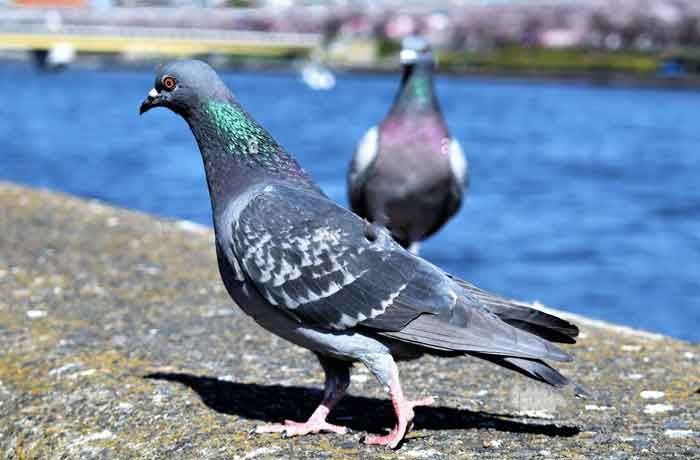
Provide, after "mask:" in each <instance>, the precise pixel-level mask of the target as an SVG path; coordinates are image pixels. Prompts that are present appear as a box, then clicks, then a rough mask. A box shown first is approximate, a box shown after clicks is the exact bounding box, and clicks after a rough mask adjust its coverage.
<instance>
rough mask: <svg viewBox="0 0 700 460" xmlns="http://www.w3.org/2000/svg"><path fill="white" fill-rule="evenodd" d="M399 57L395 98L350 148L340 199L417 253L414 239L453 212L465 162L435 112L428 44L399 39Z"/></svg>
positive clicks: (437, 108) (461, 190) (465, 179)
mask: <svg viewBox="0 0 700 460" xmlns="http://www.w3.org/2000/svg"><path fill="white" fill-rule="evenodd" d="M400 60H401V65H402V66H403V77H402V78H401V87H400V88H399V92H398V95H397V96H396V99H395V100H394V104H393V105H392V107H391V109H390V110H389V114H388V115H387V116H386V118H384V120H383V121H382V122H381V123H380V125H379V126H374V127H372V128H370V129H369V130H368V131H367V132H366V133H365V135H364V136H363V137H362V139H361V140H360V142H359V143H358V146H357V148H356V150H355V154H354V155H353V158H352V161H351V163H350V169H349V170H348V177H347V183H348V196H349V200H350V206H351V208H352V210H353V211H354V212H355V213H356V214H358V215H360V216H362V217H365V218H367V219H369V220H370V221H372V222H376V223H377V224H379V225H383V226H385V227H387V228H389V229H390V231H391V234H392V235H393V237H394V238H395V239H396V241H398V242H399V243H400V244H401V245H402V246H404V247H407V248H410V250H411V251H412V252H414V253H416V254H417V252H418V248H419V244H420V241H422V240H423V239H425V238H427V237H428V236H430V235H432V234H433V233H435V232H437V231H438V230H439V229H440V227H442V226H443V225H444V224H445V223H446V222H447V221H448V220H449V219H450V218H451V217H452V216H454V215H455V214H456V213H457V211H458V210H459V208H460V206H461V204H462V196H463V195H464V191H465V189H466V187H467V186H468V163H467V160H466V158H465V156H464V153H463V151H462V147H461V146H460V144H459V142H458V141H457V139H455V138H454V137H451V136H450V133H449V131H448V129H447V125H446V124H445V120H444V118H443V116H442V112H441V111H440V105H439V103H438V100H437V97H436V95H435V89H434V87H433V67H434V65H435V60H434V59H433V54H432V51H431V48H430V44H429V43H428V42H427V41H426V40H425V39H423V38H420V37H416V36H409V37H407V38H405V39H404V40H403V49H402V50H401V54H400Z"/></svg>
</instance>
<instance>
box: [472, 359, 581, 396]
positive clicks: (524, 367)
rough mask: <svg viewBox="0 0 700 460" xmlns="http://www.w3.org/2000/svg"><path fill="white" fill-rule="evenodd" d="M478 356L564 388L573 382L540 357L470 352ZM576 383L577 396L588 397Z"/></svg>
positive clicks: (575, 393) (575, 391) (575, 392)
mask: <svg viewBox="0 0 700 460" xmlns="http://www.w3.org/2000/svg"><path fill="white" fill-rule="evenodd" d="M469 354H470V355H472V356H475V357H477V358H481V359H484V360H486V361H490V362H492V363H494V364H497V365H499V366H501V367H505V368H506V369H510V370H511V371H515V372H517V373H518V374H522V375H524V376H526V377H529V378H531V379H533V380H537V381H538V382H542V383H546V384H548V385H551V386H553V387H555V388H562V387H565V386H567V385H569V384H571V383H572V382H571V380H569V379H568V378H567V377H565V376H563V375H562V374H561V373H560V372H559V371H558V370H556V369H554V368H553V367H552V366H550V365H548V364H547V363H545V362H544V361H541V360H538V359H525V358H514V357H502V356H493V355H485V354H482V353H469ZM573 385H574V395H575V396H576V397H577V398H582V399H587V398H589V397H590V394H589V393H588V392H587V391H586V390H585V389H584V388H582V387H581V386H580V385H578V384H575V383H574V384H573Z"/></svg>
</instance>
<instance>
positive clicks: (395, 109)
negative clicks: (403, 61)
mask: <svg viewBox="0 0 700 460" xmlns="http://www.w3.org/2000/svg"><path fill="white" fill-rule="evenodd" d="M439 111H440V106H439V104H438V101H437V97H436V96H435V88H434V86H433V70H432V65H428V64H415V65H411V66H407V67H405V68H404V72H403V77H402V79H401V87H400V88H399V93H398V95H397V96H396V99H395V100H394V105H393V106H392V108H391V114H397V113H405V112H439Z"/></svg>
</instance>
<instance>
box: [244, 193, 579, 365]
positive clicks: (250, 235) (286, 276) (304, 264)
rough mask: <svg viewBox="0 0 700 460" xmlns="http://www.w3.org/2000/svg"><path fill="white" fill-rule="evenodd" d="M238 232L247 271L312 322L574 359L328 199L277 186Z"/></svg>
mask: <svg viewBox="0 0 700 460" xmlns="http://www.w3.org/2000/svg"><path fill="white" fill-rule="evenodd" d="M232 227H233V228H232V237H231V239H232V241H231V244H232V249H233V253H234V254H235V256H236V259H237V260H238V262H239V265H240V268H241V270H242V272H243V273H244V274H245V276H246V277H247V278H248V280H249V281H250V282H251V283H252V285H253V286H254V287H255V289H257V290H258V292H259V293H260V294H261V295H262V296H263V297H264V298H265V299H266V300H267V301H268V302H270V303H271V304H272V305H274V306H277V307H278V308H280V309H283V310H284V312H285V313H287V314H290V315H292V316H293V317H296V318H297V319H298V320H299V321H300V322H302V323H303V324H305V325H310V326H314V327H318V328H324V329H332V330H343V329H348V328H353V327H358V326H360V327H364V328H368V329H372V330H373V331H374V332H375V333H378V334H382V335H387V336H390V337H392V338H395V339H398V340H402V341H406V342H410V343H413V344H416V345H422V346H426V347H428V348H433V349H436V350H458V351H463V352H466V351H474V352H481V353H490V354H498V355H505V356H516V357H526V358H551V359H559V360H563V359H568V355H566V354H565V353H564V352H562V351H561V350H558V349H557V348H556V347H554V346H552V345H551V344H549V343H547V342H546V341H544V340H543V339H541V338H540V337H537V336H534V335H532V334H530V333H528V332H524V331H521V330H519V329H517V328H515V327H512V326H510V325H508V324H507V323H505V322H503V321H502V320H500V319H499V318H498V316H496V315H495V314H494V313H492V312H490V311H489V310H488V309H487V308H485V307H484V306H483V305H482V304H480V303H479V302H478V301H477V300H476V299H475V298H474V297H472V296H470V295H469V294H468V293H467V292H466V291H464V290H463V289H462V288H461V287H460V286H459V285H458V284H457V283H455V282H454V281H453V280H452V279H450V278H449V277H448V276H446V275H445V274H444V273H443V272H442V271H441V270H439V269H438V268H437V267H435V266H434V265H431V264H430V263H428V262H425V261H424V260H423V259H420V258H418V257H415V256H413V255H412V254H410V253H409V252H407V251H405V250H404V249H403V248H401V247H400V246H399V245H398V244H396V243H395V242H394V241H393V240H392V239H391V236H390V235H389V234H388V232H386V231H385V230H383V229H381V228H379V227H378V226H375V225H371V224H368V223H366V222H365V221H363V220H362V219H360V218H358V217H357V216H356V215H355V214H353V213H351V212H350V211H348V210H346V209H344V208H342V207H340V206H339V205H337V204H335V203H334V202H332V201H331V200H328V199H327V198H325V197H323V196H320V195H318V194H315V193H310V192H308V191H304V190H300V189H296V188H292V187H289V186H286V185H273V186H268V187H266V188H265V189H264V190H263V191H262V192H260V193H258V194H256V195H254V196H252V197H251V198H250V199H249V200H248V201H247V204H246V205H244V206H243V207H242V209H240V211H239V213H238V217H237V219H235V221H234V222H233V223H232Z"/></svg>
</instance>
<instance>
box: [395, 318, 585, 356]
mask: <svg viewBox="0 0 700 460" xmlns="http://www.w3.org/2000/svg"><path fill="white" fill-rule="evenodd" d="M463 313H464V314H465V315H466V317H465V318H463V319H462V322H463V324H460V325H455V324H451V323H450V322H448V320H447V319H445V318H441V317H439V316H435V315H420V316H419V317H417V318H416V319H414V320H413V321H411V322H410V323H409V324H407V325H406V326H405V327H404V328H403V329H401V330H400V331H384V332H382V333H381V334H382V335H386V336H389V337H392V338H394V339H398V340H401V341H403V342H409V343H414V344H417V345H421V346H423V347H426V348H430V349H435V350H442V351H459V352H474V353H484V354H489V355H498V356H518V357H523V358H530V359H550V360H553V361H571V360H572V359H573V358H572V357H571V355H569V354H568V353H566V352H565V351H564V350H562V349H561V348H559V347H557V346H556V345H554V344H552V343H550V342H547V341H546V340H543V339H542V338H540V337H538V336H536V335H533V334H530V333H528V332H526V331H523V330H520V329H517V328H514V327H513V326H511V325H509V324H507V323H506V322H504V321H502V320H501V319H499V318H498V317H497V316H496V315H494V314H493V313H491V312H489V311H487V310H485V309H480V308H469V309H467V308H465V309H464V311H463Z"/></svg>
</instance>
